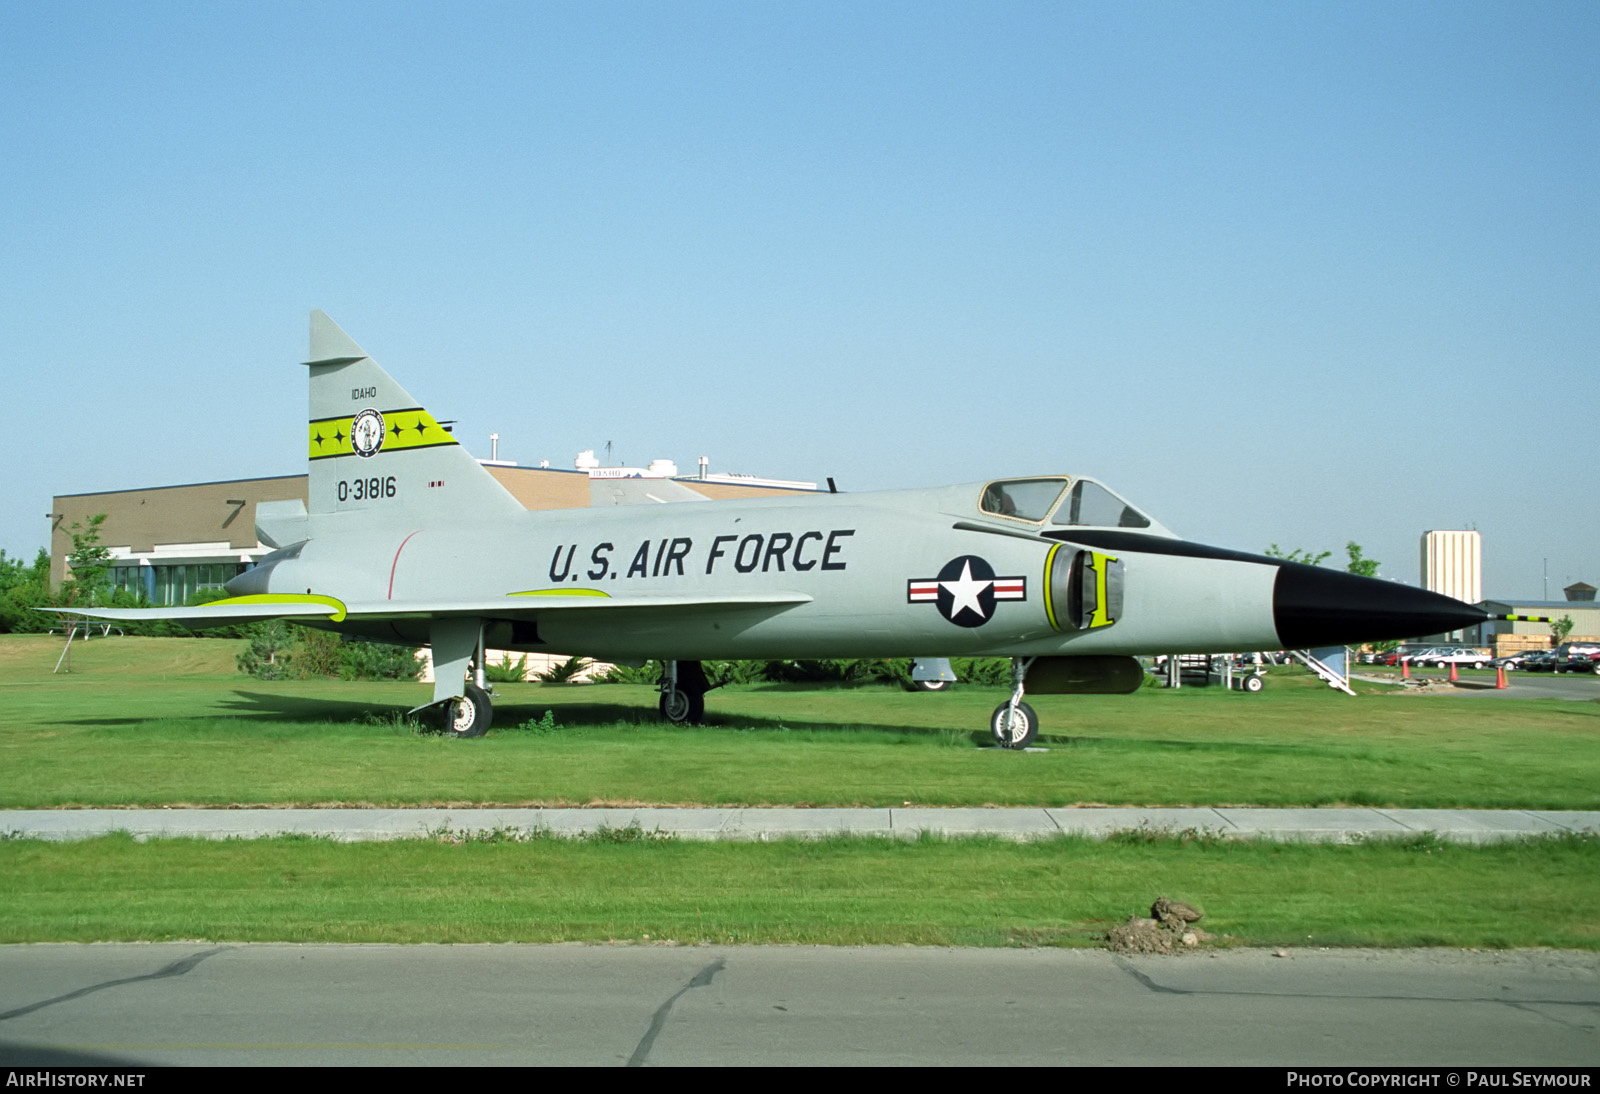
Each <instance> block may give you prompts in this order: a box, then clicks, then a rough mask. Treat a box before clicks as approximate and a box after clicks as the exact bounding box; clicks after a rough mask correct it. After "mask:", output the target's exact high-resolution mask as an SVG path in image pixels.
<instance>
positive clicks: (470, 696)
mask: <svg viewBox="0 0 1600 1094" xmlns="http://www.w3.org/2000/svg"><path fill="white" fill-rule="evenodd" d="M493 716H494V708H493V706H492V705H491V704H490V702H489V693H488V692H486V691H484V690H483V689H482V688H480V687H478V686H477V685H476V684H468V685H467V688H466V694H465V695H463V696H462V697H461V698H460V699H452V700H450V701H449V702H448V703H446V704H444V731H445V732H446V733H448V734H450V736H452V737H482V736H483V735H484V734H485V733H487V732H489V721H490V719H491V718H492V717H493Z"/></svg>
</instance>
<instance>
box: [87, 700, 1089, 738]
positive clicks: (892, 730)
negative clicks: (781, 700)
mask: <svg viewBox="0 0 1600 1094" xmlns="http://www.w3.org/2000/svg"><path fill="white" fill-rule="evenodd" d="M222 705H223V706H224V707H226V708H227V709H228V710H229V711H230V715H229V716H230V717H237V718H243V719H248V720H250V721H253V722H260V721H273V722H299V723H314V722H356V723H361V722H371V721H374V720H378V721H387V720H388V719H390V718H401V717H404V716H405V715H406V714H407V708H406V707H403V706H391V705H385V704H376V703H363V702H356V701H340V700H336V699H328V698H325V697H317V698H306V697H302V696H297V695H279V694H274V693H272V692H260V691H235V692H234V693H233V698H232V699H230V700H227V701H225V702H224V703H223V704H222ZM547 710H548V711H550V712H552V716H553V718H554V719H555V721H556V722H557V723H558V724H560V725H563V726H569V727H572V728H585V727H590V726H611V725H615V724H617V723H618V722H625V723H634V724H637V725H639V726H641V727H644V728H659V727H660V726H661V724H662V723H661V722H660V720H659V719H657V718H656V716H655V713H654V712H653V711H652V710H650V709H649V708H647V707H643V706H629V705H627V704H624V703H581V704H574V705H564V704H562V703H559V702H532V703H517V702H507V703H505V704H503V705H501V706H499V707H497V708H496V710H495V729H496V730H499V731H505V730H508V729H514V728H515V727H517V726H519V725H521V724H522V723H524V722H527V721H537V720H539V719H540V718H542V717H543V716H544V713H545V711H547ZM143 720H144V719H138V718H124V719H115V720H114V721H116V722H117V723H129V722H138V721H143ZM104 721H107V722H109V721H112V720H110V719H107V720H104ZM702 728H704V729H707V730H711V731H717V730H725V731H729V732H745V731H750V730H757V731H770V732H774V733H781V732H785V731H789V732H804V733H811V734H838V735H840V736H848V735H851V734H859V733H861V732H863V731H866V732H871V733H878V734H892V735H895V736H903V737H908V738H923V737H928V736H933V735H939V734H942V733H947V732H949V730H946V729H941V728H937V727H926V726H908V725H893V724H889V723H879V722H852V723H850V724H848V725H840V724H838V723H836V722H828V721H809V720H807V719H805V718H768V717H739V718H737V719H734V718H727V719H723V718H710V719H708V720H707V723H706V724H705V725H704V726H703V727H702ZM961 734H962V736H970V737H971V738H972V739H973V740H974V741H980V740H987V737H986V735H985V734H983V733H972V734H967V733H966V732H965V731H961ZM1062 740H1066V739H1065V738H1063V739H1062Z"/></svg>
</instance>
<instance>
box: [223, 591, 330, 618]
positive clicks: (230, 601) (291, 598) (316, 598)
mask: <svg viewBox="0 0 1600 1094" xmlns="http://www.w3.org/2000/svg"><path fill="white" fill-rule="evenodd" d="M249 604H323V605H326V606H327V608H328V618H329V619H331V620H333V621H334V622H335V623H342V622H344V601H342V600H339V599H337V598H336V597H331V596H322V595H320V594H317V593H256V594H254V595H252V596H230V597H227V598H225V599H223V600H212V601H209V602H208V603H207V604H206V607H208V608H231V607H234V606H244V605H249Z"/></svg>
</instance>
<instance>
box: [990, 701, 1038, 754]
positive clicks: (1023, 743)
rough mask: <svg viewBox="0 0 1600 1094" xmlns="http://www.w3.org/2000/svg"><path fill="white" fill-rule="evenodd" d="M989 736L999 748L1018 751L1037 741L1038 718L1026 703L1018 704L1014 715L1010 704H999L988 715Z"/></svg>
mask: <svg viewBox="0 0 1600 1094" xmlns="http://www.w3.org/2000/svg"><path fill="white" fill-rule="evenodd" d="M989 736H991V737H993V738H994V743H995V744H997V745H999V746H1000V747H1001V748H1010V749H1016V750H1019V751H1020V750H1021V749H1024V748H1027V747H1028V746H1029V745H1031V744H1033V742H1034V741H1036V740H1038V739H1039V716H1038V715H1037V714H1035V713H1034V712H1033V708H1032V707H1030V706H1029V705H1028V704H1027V703H1018V704H1017V709H1016V713H1015V714H1013V713H1012V711H1011V704H1010V703H1001V704H1000V705H999V706H997V707H995V708H994V713H993V714H991V715H989Z"/></svg>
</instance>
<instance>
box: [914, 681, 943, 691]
mask: <svg viewBox="0 0 1600 1094" xmlns="http://www.w3.org/2000/svg"><path fill="white" fill-rule="evenodd" d="M949 686H950V681H948V680H913V681H911V690H912V691H944V690H945V689H946V688H948V687H949Z"/></svg>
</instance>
